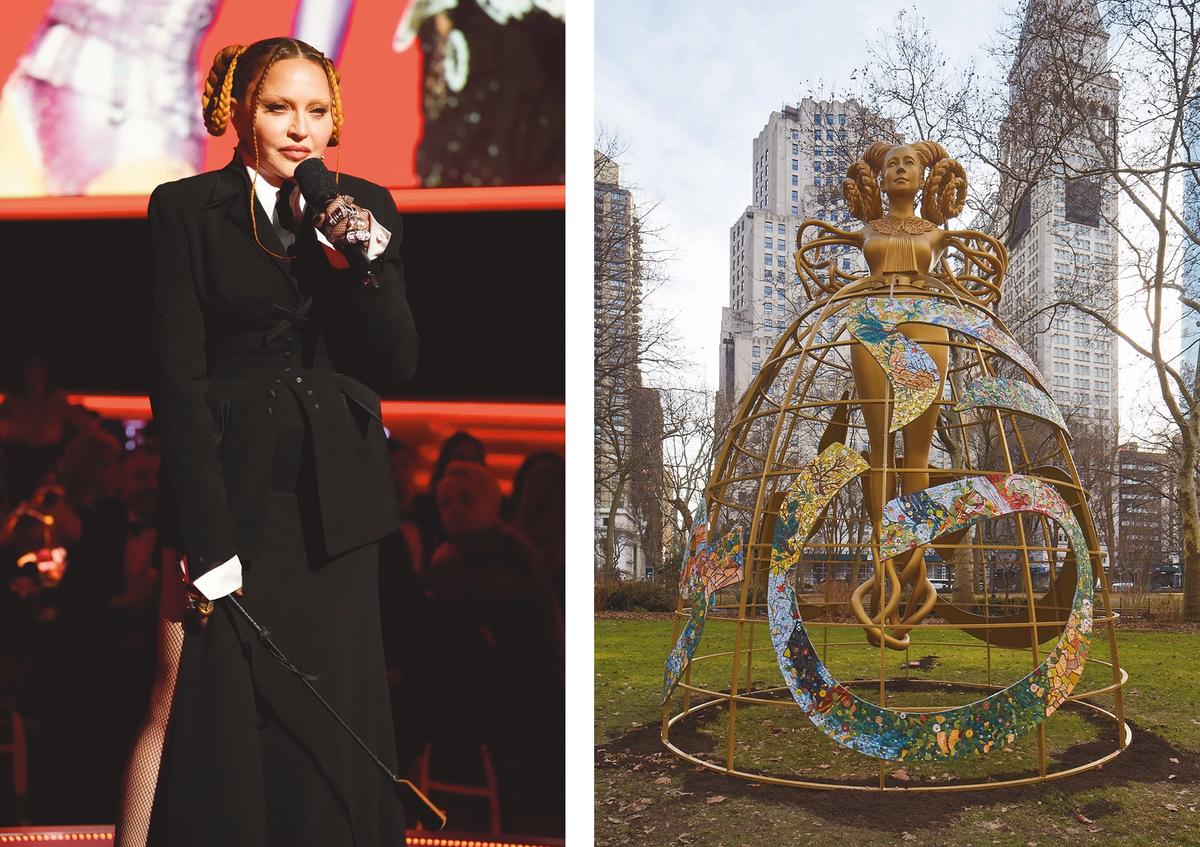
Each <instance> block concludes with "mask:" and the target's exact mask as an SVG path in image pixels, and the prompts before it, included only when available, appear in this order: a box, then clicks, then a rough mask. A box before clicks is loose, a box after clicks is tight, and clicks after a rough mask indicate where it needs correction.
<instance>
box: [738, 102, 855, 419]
mask: <svg viewBox="0 0 1200 847" xmlns="http://www.w3.org/2000/svg"><path fill="white" fill-rule="evenodd" d="M857 114H858V107H857V106H856V104H853V103H847V102H842V101H837V100H814V99H813V98H811V97H806V98H804V99H803V100H801V101H800V103H799V104H797V105H795V106H789V105H785V106H784V107H783V108H782V109H781V110H780V111H777V112H772V113H771V115H770V116H769V117H768V118H767V123H766V126H764V127H763V129H762V131H761V132H760V133H759V134H758V137H757V138H755V139H754V144H753V161H752V174H753V176H752V187H751V188H752V190H751V196H752V197H753V203H752V204H751V205H750V206H747V207H746V210H745V212H743V213H742V214H741V215H740V216H739V217H738V219H737V220H736V221H734V223H733V225H732V226H730V228H729V305H728V306H726V307H723V308H722V309H721V344H720V354H719V355H720V374H719V386H720V387H719V390H718V393H717V419H718V421H723V420H728V419H729V417H730V415H731V414H732V412H733V410H735V409H736V407H737V404H738V403H739V402H740V401H741V398H742V395H743V394H744V393H745V391H746V389H747V388H748V387H749V385H750V383H751V381H752V380H753V379H754V377H755V375H757V374H758V372H759V370H760V369H761V368H762V364H763V362H764V361H765V360H766V358H767V357H768V356H769V355H770V352H771V349H772V348H773V347H774V345H775V343H776V342H777V341H778V340H779V336H780V335H781V334H782V333H783V332H784V330H786V329H787V327H788V326H789V325H790V324H791V322H792V320H793V318H794V317H795V315H796V313H797V312H798V311H799V310H800V309H802V308H803V307H804V306H805V305H806V304H807V302H808V298H807V296H806V295H805V293H804V289H803V288H802V287H801V286H800V284H799V278H798V277H797V276H796V269H795V264H794V256H795V251H796V231H797V229H798V228H799V226H800V223H801V222H802V221H804V220H806V219H809V218H817V219H820V220H824V221H828V222H830V223H832V224H834V225H835V226H839V227H843V228H845V227H847V226H849V224H850V220H851V219H850V212H849V209H848V207H847V206H846V202H845V200H844V199H843V198H842V189H841V186H842V180H843V179H844V177H845V174H846V169H847V168H848V167H849V165H850V162H851V161H852V158H851V157H857V156H858V155H859V154H861V152H862V151H861V150H860V149H858V146H859V145H857V143H856V140H855V134H856V133H855V130H854V127H855V126H856V125H857V121H856V120H855V118H856V116H857ZM838 261H839V262H840V263H841V265H842V267H843V269H845V270H852V269H853V270H857V269H858V268H859V267H861V266H862V265H861V258H860V257H859V256H858V254H857V251H854V252H851V251H849V250H847V251H846V252H845V255H842V256H839V258H838Z"/></svg>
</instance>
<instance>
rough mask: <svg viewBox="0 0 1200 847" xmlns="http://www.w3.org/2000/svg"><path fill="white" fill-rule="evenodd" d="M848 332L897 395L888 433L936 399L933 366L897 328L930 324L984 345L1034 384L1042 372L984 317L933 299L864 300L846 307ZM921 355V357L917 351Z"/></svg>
mask: <svg viewBox="0 0 1200 847" xmlns="http://www.w3.org/2000/svg"><path fill="white" fill-rule="evenodd" d="M845 313H846V315H847V321H848V322H847V327H848V329H849V330H850V333H851V334H852V335H853V336H854V337H855V339H857V340H858V341H859V342H860V343H862V344H863V346H865V347H866V348H867V350H868V351H870V353H871V356H872V357H873V358H874V359H875V361H877V362H878V363H879V366H880V367H881V368H883V371H884V373H886V374H887V375H888V379H889V381H890V382H891V383H892V387H893V390H894V391H895V405H894V406H893V409H892V422H891V427H890V429H889V431H890V432H895V431H897V430H899V429H901V428H902V427H904V426H906V425H908V424H909V423H911V422H912V421H914V420H916V419H917V418H918V417H920V415H921V413H922V412H924V411H925V410H926V409H928V408H929V406H930V404H931V403H933V401H934V400H935V399H936V397H937V389H938V385H939V384H940V377H939V375H938V372H937V367H936V366H935V365H934V363H933V360H932V359H931V358H930V357H929V354H928V353H926V352H925V351H924V350H923V349H922V348H921V347H920V345H919V344H917V343H916V342H914V341H912V340H911V339H908V338H907V336H905V335H904V334H903V333H902V332H900V331H899V329H897V327H899V326H900V325H901V324H905V323H922V324H932V325H934V326H941V327H945V328H946V329H949V330H952V331H954V332H957V333H960V334H962V335H966V336H968V337H970V338H974V339H976V340H978V341H982V342H984V343H985V344H987V345H988V346H990V347H991V348H993V349H994V350H996V351H998V352H1000V353H1002V354H1004V355H1005V356H1007V357H1008V358H1010V359H1012V360H1013V361H1014V362H1016V363H1017V364H1018V365H1020V366H1021V367H1022V368H1023V369H1024V370H1025V371H1026V372H1027V373H1028V374H1029V376H1030V378H1031V379H1032V380H1034V381H1035V382H1036V383H1037V384H1038V385H1041V386H1042V387H1043V388H1044V387H1045V386H1044V385H1043V384H1042V381H1041V375H1040V372H1039V371H1038V369H1037V366H1036V365H1035V364H1034V363H1033V360H1032V359H1030V358H1029V355H1028V354H1027V353H1026V352H1025V351H1024V350H1022V349H1021V347H1020V345H1018V344H1017V342H1016V341H1015V340H1014V339H1013V338H1012V336H1010V335H1009V334H1008V333H1006V332H1004V331H1003V330H1002V329H1000V327H998V326H996V324H995V323H994V322H993V321H992V319H991V318H990V317H988V316H987V315H986V314H983V313H982V312H976V311H974V310H968V309H965V308H963V307H961V306H956V305H954V304H953V303H947V302H945V301H943V300H939V299H937V298H933V297H862V298H859V299H856V300H852V301H850V303H849V304H847V306H846V310H845ZM918 351H919V352H918Z"/></svg>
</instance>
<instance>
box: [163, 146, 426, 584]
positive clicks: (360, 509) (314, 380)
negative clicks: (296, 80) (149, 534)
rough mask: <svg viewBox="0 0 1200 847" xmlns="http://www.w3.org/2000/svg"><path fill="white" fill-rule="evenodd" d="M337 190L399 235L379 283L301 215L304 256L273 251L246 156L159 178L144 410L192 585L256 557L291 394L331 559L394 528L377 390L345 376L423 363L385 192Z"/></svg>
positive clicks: (403, 370) (352, 182) (275, 243)
mask: <svg viewBox="0 0 1200 847" xmlns="http://www.w3.org/2000/svg"><path fill="white" fill-rule="evenodd" d="M339 189H340V191H341V192H342V193H343V194H349V195H351V196H353V197H354V198H355V201H356V202H357V203H358V204H359V205H360V206H362V207H364V208H366V209H368V210H370V212H371V214H372V215H373V216H375V217H376V218H377V219H378V220H379V222H380V223H382V224H383V226H385V227H387V228H388V229H389V230H390V231H391V233H392V239H391V241H390V243H389V244H388V246H387V249H386V250H385V251H384V253H383V255H382V256H381V257H379V258H378V259H376V261H375V263H374V264H375V267H376V268H377V271H376V277H377V278H378V280H379V281H380V283H381V284H382V288H380V289H378V290H370V289H364V288H363V287H361V286H360V285H358V284H357V282H356V280H355V274H354V272H353V271H351V270H336V269H334V268H333V267H332V266H331V265H330V264H329V262H328V260H327V259H326V257H325V255H324V248H322V247H321V245H320V244H319V243H318V242H317V240H316V236H315V233H314V232H313V230H312V227H311V225H309V222H308V220H307V216H306V219H305V220H304V221H302V222H301V225H299V226H298V227H297V229H298V231H299V237H298V238H297V241H296V245H295V249H296V256H295V258H294V259H290V260H289V259H275V258H272V257H271V255H270V254H268V253H267V252H266V251H264V250H263V248H262V247H260V246H259V244H258V243H256V241H255V237H254V233H253V229H252V224H251V217H250V196H251V191H250V180H249V178H248V177H247V174H246V168H245V166H244V165H243V164H242V163H241V161H240V160H239V159H238V157H237V156H236V155H235V157H234V160H233V161H232V162H230V164H229V165H227V166H226V167H225V168H223V169H222V170H219V171H211V172H208V173H203V174H198V175H196V176H192V177H188V178H186V179H181V180H177V181H175V182H170V183H165V184H163V185H160V186H159V187H158V188H156V189H155V190H154V192H153V194H151V196H150V206H149V219H150V231H151V236H152V239H153V252H154V265H153V300H154V308H153V317H152V326H153V343H154V351H155V357H156V363H155V364H156V371H155V382H154V385H153V387H152V389H151V392H150V402H151V407H152V409H153V412H154V419H155V421H157V423H158V425H159V427H160V431H161V438H162V445H163V463H162V477H161V479H160V484H161V495H162V499H163V505H164V509H163V515H164V520H163V528H164V531H165V536H166V537H167V538H168V539H170V538H173V537H174V538H175V539H176V540H177V541H178V542H179V543H180V544H181V546H182V549H183V550H184V551H186V553H187V556H188V571H189V574H188V575H189V577H190V578H191V579H192V580H195V579H196V578H197V577H199V576H201V575H202V574H204V573H206V572H207V571H209V570H211V569H212V568H213V567H215V566H216V565H219V564H221V563H222V562H224V561H226V560H228V559H229V558H231V557H232V556H233V555H235V554H237V555H238V556H239V558H241V559H242V560H243V563H246V562H249V563H251V565H252V563H253V561H254V558H255V556H256V554H257V551H258V550H259V545H260V542H261V536H262V524H263V514H264V506H265V502H266V493H267V489H268V485H269V483H270V474H271V463H272V457H273V447H274V435H275V430H274V418H273V411H274V405H275V403H276V402H283V401H284V400H286V399H287V398H284V397H281V393H282V392H284V391H290V392H292V393H293V394H294V395H295V397H296V398H297V399H298V400H299V401H300V403H301V407H302V409H303V410H304V412H305V414H306V415H307V417H308V420H309V422H310V425H311V432H312V446H313V454H314V464H315V469H316V477H317V490H318V496H319V500H320V512H321V523H322V526H321V529H322V530H323V535H324V542H325V547H326V552H327V553H328V554H329V555H330V556H334V555H337V554H339V553H341V552H344V551H346V550H350V549H353V548H354V547H357V546H359V545H362V544H366V543H369V542H371V541H375V540H377V539H379V538H382V537H383V536H385V535H387V534H389V533H391V532H393V531H394V530H395V529H397V528H398V526H399V506H398V503H397V500H396V494H395V486H394V484H393V482H392V479H391V470H390V466H389V463H388V461H387V445H386V441H385V437H384V432H383V422H382V418H381V416H380V398H379V395H378V394H377V393H376V391H375V390H374V389H372V388H371V387H369V386H368V385H367V384H365V383H364V382H362V381H360V380H359V379H356V378H355V377H353V376H351V375H349V373H344V372H341V370H342V369H351V368H353V369H356V372H357V373H359V374H360V375H364V376H363V378H364V379H372V380H374V381H376V383H377V384H378V385H379V387H380V389H381V390H388V389H390V388H392V387H394V386H396V385H397V384H399V383H402V382H404V381H405V380H407V379H409V378H410V377H411V376H412V373H413V371H414V369H415V367H416V356H417V334H416V329H415V327H414V325H413V319H412V313H411V311H410V310H409V306H408V300H407V298H406V296H405V289H404V271H403V266H402V264H401V260H400V254H399V248H400V237H401V221H400V218H399V215H398V213H397V211H396V206H395V203H394V202H393V201H392V198H391V195H390V194H389V193H388V192H387V190H386V189H384V188H382V187H380V186H378V185H375V184H374V183H370V182H367V181H366V180H362V179H358V178H356V177H352V176H348V175H345V174H342V175H341V177H340V179H339ZM254 206H255V219H254V221H255V223H256V224H257V229H258V240H259V241H261V243H262V245H264V246H266V247H268V248H270V250H271V251H273V252H274V253H277V254H281V255H282V254H284V252H285V251H284V248H283V245H282V244H281V243H280V241H279V238H278V236H277V235H276V234H275V231H274V228H273V227H272V225H271V223H270V214H269V213H268V212H267V211H266V210H264V209H263V207H262V205H261V204H259V203H258V201H257V199H255V201H254ZM308 211H309V213H311V211H312V210H311V209H309V210H308ZM289 402H290V401H289ZM176 530H177V532H178V533H179V535H176V532H175V531H176Z"/></svg>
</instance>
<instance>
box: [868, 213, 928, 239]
mask: <svg viewBox="0 0 1200 847" xmlns="http://www.w3.org/2000/svg"><path fill="white" fill-rule="evenodd" d="M871 226H873V227H874V228H875V231H876V232H878V233H880V234H881V235H901V234H907V235H924V234H925V233H927V232H930V231H932V230H935V229H937V225H936V224H933V223H930V222H929V221H927V220H925V219H924V218H890V217H889V218H876V219H875V220H873V221H871Z"/></svg>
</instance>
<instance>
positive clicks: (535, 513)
mask: <svg viewBox="0 0 1200 847" xmlns="http://www.w3.org/2000/svg"><path fill="white" fill-rule="evenodd" d="M566 485H567V480H566V463H565V462H563V459H562V456H559V455H558V454H557V453H550V452H542V453H534V454H533V455H532V456H529V457H527V458H526V459H525V461H524V462H522V463H521V467H520V468H518V469H517V475H516V477H515V478H514V479H513V490H512V497H510V498H509V500H508V502H507V503H506V504H505V505H506V517H507V519H508V521H509V523H511V524H512V525H513V527H515V528H516V529H517V530H518V531H519V532H520V533H521V534H522V535H524V536H525V540H526V541H528V542H529V543H530V544H532V545H533V548H534V549H535V550H537V552H538V555H539V556H541V558H542V564H543V566H544V567H545V569H546V576H547V577H548V578H549V579H550V584H551V585H553V586H554V590H555V593H556V594H557V595H558V608H559V611H560V612H561V611H562V610H563V601H564V598H565V596H566V581H565V579H566V547H567V543H566V521H567V518H566Z"/></svg>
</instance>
